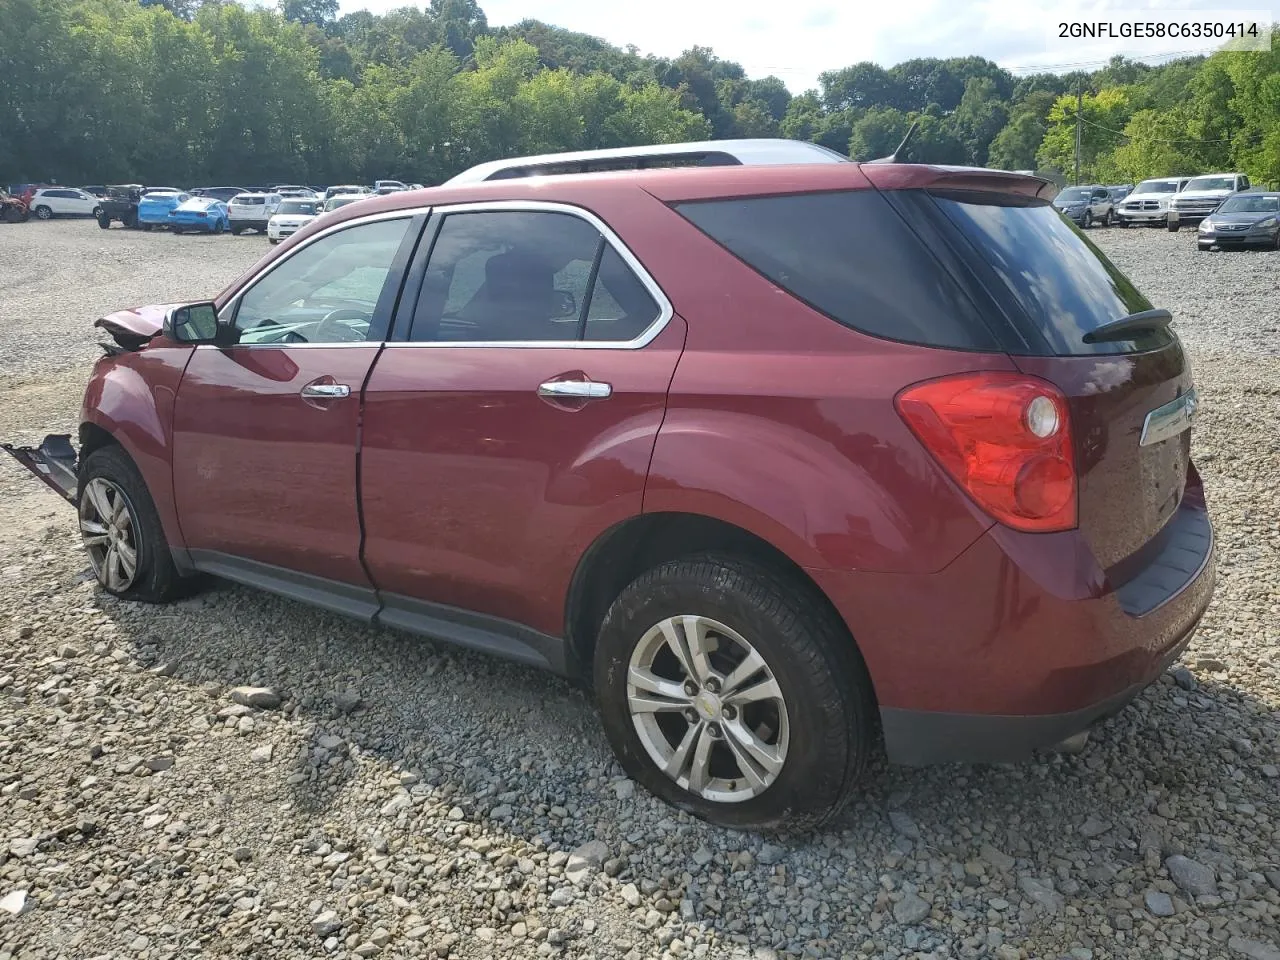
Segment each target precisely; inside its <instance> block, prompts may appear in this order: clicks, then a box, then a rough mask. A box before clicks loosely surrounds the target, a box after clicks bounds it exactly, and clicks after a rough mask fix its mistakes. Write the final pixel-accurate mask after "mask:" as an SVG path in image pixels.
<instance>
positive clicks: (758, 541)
mask: <svg viewBox="0 0 1280 960" xmlns="http://www.w3.org/2000/svg"><path fill="white" fill-rule="evenodd" d="M700 553H721V554H727V555H730V556H734V557H739V558H742V559H745V560H747V561H749V562H752V563H755V564H757V565H759V566H762V567H766V568H768V569H769V570H771V571H773V572H775V573H777V574H781V575H782V576H784V577H785V578H786V579H787V580H789V581H791V582H792V583H795V584H796V586H797V587H798V588H800V589H802V590H804V591H805V592H806V593H808V594H809V595H810V599H811V600H812V602H813V603H815V604H817V605H818V606H819V607H821V608H822V609H824V610H825V611H826V612H827V613H828V615H829V616H830V617H831V618H832V622H833V623H834V624H836V625H838V628H839V629H840V630H841V632H842V633H843V635H844V636H845V638H846V639H847V641H848V643H849V645H850V646H851V647H852V648H853V649H854V650H855V651H856V652H857V653H858V655H859V656H860V657H861V651H859V650H858V646H857V641H856V640H855V639H854V635H853V632H852V630H851V629H850V626H849V624H848V623H847V622H846V621H845V619H844V617H842V616H841V615H840V612H839V610H837V608H836V606H835V604H834V603H832V602H831V599H830V598H829V597H828V596H827V595H826V593H825V592H824V591H823V590H822V588H821V587H819V586H818V584H817V582H816V581H815V580H814V579H813V577H811V576H810V575H809V573H808V572H807V571H806V570H805V569H804V567H802V566H801V565H800V564H799V563H797V562H796V561H795V560H794V559H792V558H791V557H789V556H788V555H787V554H786V553H784V552H783V551H782V550H780V549H779V548H778V547H776V546H775V545H773V544H772V543H770V542H769V541H768V540H765V539H764V538H763V537H760V536H759V535H757V534H755V533H752V532H751V531H749V530H747V529H745V528H743V527H739V526H736V525H735V524H732V523H729V522H727V521H725V520H720V519H717V518H715V517H710V516H706V515H703V514H695V513H677V512H661V513H645V514H640V515H638V516H634V517H630V518H628V519H626V520H623V521H621V522H620V523H617V524H615V525H614V526H612V527H610V528H609V529H608V530H606V531H605V532H604V533H602V534H600V536H598V537H597V538H596V539H595V541H594V542H593V543H592V544H591V546H590V547H588V548H587V550H586V551H585V552H584V553H583V555H582V557H581V558H580V559H579V561H578V565H577V567H576V569H575V570H574V573H573V578H572V580H571V581H570V585H569V593H568V597H567V599H566V606H565V630H566V636H567V639H568V644H569V647H570V654H571V657H572V659H573V660H574V661H576V663H578V664H579V665H580V666H582V667H583V668H584V669H583V670H582V673H583V675H585V676H586V677H590V675H591V667H590V664H591V660H592V655H593V653H594V650H595V643H596V638H597V635H598V633H599V628H600V624H601V623H602V622H603V620H604V615H605V613H606V612H607V611H608V609H609V606H610V605H611V604H612V603H613V601H614V600H615V599H616V598H617V596H618V594H620V593H621V592H622V591H623V589H624V588H625V587H626V586H627V584H629V583H631V581H633V580H634V579H636V577H638V576H640V574H642V573H643V572H644V571H646V570H649V569H652V568H653V567H655V566H658V565H659V564H661V563H666V562H668V561H670V560H677V559H680V558H681V557H688V556H693V555H695V554H700ZM873 686H874V682H873Z"/></svg>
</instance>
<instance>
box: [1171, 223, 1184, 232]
mask: <svg viewBox="0 0 1280 960" xmlns="http://www.w3.org/2000/svg"><path fill="white" fill-rule="evenodd" d="M1181 227H1182V223H1181V222H1180V221H1178V220H1170V221H1169V232H1170V233H1177V232H1178V230H1179V229H1181Z"/></svg>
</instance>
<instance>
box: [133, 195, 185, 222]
mask: <svg viewBox="0 0 1280 960" xmlns="http://www.w3.org/2000/svg"><path fill="white" fill-rule="evenodd" d="M190 199H191V194H189V193H179V192H178V191H177V190H148V191H147V192H146V193H144V194H143V195H142V198H141V199H140V200H138V222H139V223H140V224H142V229H143V230H150V229H151V228H152V227H163V226H168V224H169V211H170V210H172V209H173V208H174V207H176V206H177V205H178V204H180V203H186V202H187V201H188V200H190Z"/></svg>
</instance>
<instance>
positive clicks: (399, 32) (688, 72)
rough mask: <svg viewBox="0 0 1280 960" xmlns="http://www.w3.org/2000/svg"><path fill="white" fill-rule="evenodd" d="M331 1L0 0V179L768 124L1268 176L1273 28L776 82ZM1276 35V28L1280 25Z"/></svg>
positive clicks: (532, 144)
mask: <svg viewBox="0 0 1280 960" xmlns="http://www.w3.org/2000/svg"><path fill="white" fill-rule="evenodd" d="M337 12H338V4H337V0H281V2H280V5H279V7H278V8H277V9H266V8H259V7H246V6H242V5H241V4H239V3H236V2H230V0H204V2H202V3H201V2H198V0H142V2H139V0H0V23H3V24H4V25H5V41H4V43H3V44H0V78H3V82H0V182H19V181H33V180H41V181H56V182H59V183H75V182H80V183H84V182H99V183H101V182H126V181H140V182H143V183H161V182H164V183H177V184H179V185H188V184H196V183H214V182H218V183H232V184H235V183H258V182H263V181H268V180H275V181H278V182H283V181H286V180H288V181H299V182H307V183H337V182H343V181H357V182H368V181H371V180H373V179H375V178H386V177H391V178H397V179H402V180H406V181H413V182H421V183H438V182H440V181H441V180H444V179H447V178H448V177H450V176H452V175H453V174H454V173H456V172H458V171H459V170H461V169H464V168H466V167H468V166H470V165H471V164H473V163H477V162H481V161H484V160H490V159H494V158H498V157H503V156H516V155H523V154H530V153H545V152H551V151H559V150H577V149H594V148H602V147H615V146H628V145H632V144H637V143H663V142H667V143H669V142H676V141H681V140H699V139H706V138H717V139H723V138H729V137H773V136H783V137H791V138H796V139H803V140H811V141H814V142H817V143H821V144H823V145H825V146H827V147H830V148H832V149H834V150H837V151H839V152H841V153H845V154H847V155H849V156H852V157H853V158H855V159H862V160H865V159H872V158H874V157H877V156H883V155H885V154H888V153H890V152H892V151H893V149H894V147H896V146H897V144H898V143H899V141H900V140H901V139H902V137H903V135H904V134H905V133H906V131H907V129H908V127H909V126H910V125H911V124H912V123H915V124H916V126H917V132H916V135H915V137H914V138H913V148H912V159H918V160H922V161H929V162H937V163H960V164H975V165H979V166H994V167H1002V168H1005V169H1051V170H1061V171H1065V172H1066V173H1067V174H1068V175H1070V174H1071V173H1072V172H1073V165H1074V151H1075V128H1076V121H1077V113H1076V111H1077V90H1079V92H1080V102H1081V103H1082V109H1081V111H1080V122H1081V129H1082V134H1083V135H1082V157H1081V161H1082V163H1081V172H1082V177H1083V179H1085V180H1087V181H1105V182H1121V181H1136V180H1138V179H1141V178H1143V177H1148V176H1156V175H1163V174H1179V173H1196V172H1201V171H1207V170H1214V169H1240V170H1243V171H1244V172H1246V173H1248V174H1249V175H1250V176H1251V177H1253V178H1254V179H1255V180H1257V181H1263V182H1266V181H1274V180H1280V42H1277V44H1276V45H1275V47H1274V49H1273V50H1271V51H1270V52H1260V53H1216V54H1214V55H1212V56H1209V57H1194V58H1187V59H1181V60H1176V61H1173V62H1171V63H1167V64H1163V65H1159V66H1149V65H1146V64H1143V63H1139V62H1134V61H1129V60H1125V59H1122V58H1115V59H1113V60H1112V61H1111V62H1110V63H1109V64H1108V65H1107V66H1106V67H1104V68H1102V69H1100V70H1096V71H1091V72H1077V73H1072V74H1062V75H1060V74H1052V73H1037V74H1031V75H1025V76H1015V75H1013V74H1012V73H1010V72H1009V71H1007V70H1005V69H1002V68H1001V67H999V66H998V65H997V64H995V63H993V62H991V61H989V60H986V59H984V58H981V57H958V58H949V59H937V58H922V59H916V60H910V61H906V62H904V63H900V64H897V65H895V66H892V67H888V68H885V67H881V66H879V65H876V64H873V63H858V64H854V65H852V66H849V67H845V68H843V69H840V70H833V71H829V72H827V73H824V74H822V75H821V77H820V82H819V87H818V89H815V90H809V91H806V92H804V93H801V94H799V95H795V96H793V95H792V94H791V93H790V92H789V91H788V90H787V88H786V86H785V85H784V84H783V83H782V81H781V80H779V79H778V78H777V77H764V78H755V79H753V78H749V77H747V75H746V73H745V71H744V70H743V68H742V67H741V66H740V65H739V64H737V63H734V62H732V61H729V60H725V59H722V58H720V57H718V56H716V55H715V53H714V52H713V51H712V50H711V49H708V48H705V47H693V48H691V49H690V50H687V51H686V52H684V53H683V54H681V55H680V56H678V57H675V58H662V57H654V56H643V55H641V54H640V53H639V51H638V50H636V48H634V47H628V48H626V49H622V48H618V47H615V46H612V45H610V44H607V43H605V42H603V41H601V40H598V39H596V38H593V37H590V36H587V35H585V34H581V33H576V32H573V31H570V30H564V29H561V28H558V27H553V26H550V25H547V24H544V23H540V22H538V21H534V20H526V21H524V22H522V23H519V24H516V25H514V26H509V27H500V28H491V27H490V26H489V25H488V22H487V20H486V18H485V15H484V11H483V10H482V9H481V8H480V6H479V5H478V3H477V2H476V0H430V5H429V6H427V7H425V8H414V7H405V8H402V9H398V10H393V11H390V12H389V13H387V14H384V15H382V16H376V15H374V14H371V13H369V12H368V11H359V12H356V13H351V14H347V15H345V16H342V17H339V16H338V15H337ZM1278 41H1280V38H1278Z"/></svg>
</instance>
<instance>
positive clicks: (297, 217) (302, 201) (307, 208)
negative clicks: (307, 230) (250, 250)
mask: <svg viewBox="0 0 1280 960" xmlns="http://www.w3.org/2000/svg"><path fill="white" fill-rule="evenodd" d="M323 212H324V201H322V200H321V199H320V198H319V197H316V198H314V199H310V198H305V197H285V198H284V199H283V200H282V201H281V202H280V206H278V207H276V212H275V213H273V214H272V215H271V219H269V220H268V221H267V239H268V240H269V241H271V242H272V243H279V242H280V241H281V240H284V239H286V238H288V237H291V236H293V235H294V234H295V233H297V232H298V231H299V230H301V229H302V228H303V227H305V226H306V225H307V224H308V223H310V222H311V221H312V220H314V219H315V218H316V217H318V216H320V214H321V213H323Z"/></svg>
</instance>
